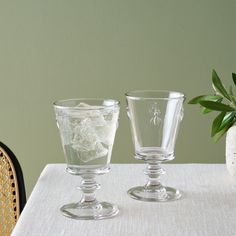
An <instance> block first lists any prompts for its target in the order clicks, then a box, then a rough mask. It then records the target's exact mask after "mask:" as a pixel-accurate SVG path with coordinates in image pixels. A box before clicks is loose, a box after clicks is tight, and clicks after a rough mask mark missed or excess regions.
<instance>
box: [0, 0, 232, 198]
mask: <svg viewBox="0 0 236 236" xmlns="http://www.w3.org/2000/svg"><path fill="white" fill-rule="evenodd" d="M235 12H236V1H230V0H226V1H222V0H208V1H207V0H199V1H193V0H178V1H176V0H172V1H169V0H146V1H145V0H143V1H141V0H132V1H131V0H116V1H114V0H96V1H95V0H94V1H91V0H87V1H86V0H73V1H72V0H68V1H61V0H41V1H33V0H31V1H26V0H21V1H7V0H1V1H0V30H1V31H0V81H1V83H0V88H1V92H0V108H1V116H0V118H1V122H0V134H1V138H0V140H1V141H2V142H5V143H6V144H7V145H9V146H10V147H11V148H12V149H13V151H14V152H15V154H16V155H17V157H18V159H19V161H20V163H21V165H22V168H23V171H24V175H25V180H26V187H27V192H28V194H29V193H30V192H31V190H32V188H33V186H34V184H35V182H36V180H37V178H38V176H39V174H40V172H41V171H42V169H43V168H44V166H45V165H46V164H47V163H55V162H63V161H64V158H63V154H62V148H61V146H60V140H59V135H58V131H57V129H56V124H55V119H54V113H53V108H52V103H53V101H54V100H58V99H63V98H74V97H113V98H116V99H119V100H120V101H121V106H122V109H121V115H120V126H119V129H118V132H117V136H116V142H115V145H114V149H113V156H112V158H113V162H114V163H130V162H135V160H134V159H133V155H132V152H133V149H132V148H133V147H132V144H131V136H130V132H129V123H128V119H127V117H126V114H125V98H124V93H125V92H126V91H128V90H134V89H170V90H179V91H183V92H184V93H185V94H186V96H187V100H189V99H190V98H191V97H193V96H195V95H199V94H204V93H207V92H208V91H210V90H211V85H210V83H211V70H212V68H215V69H216V70H217V72H218V73H219V75H220V76H221V77H223V78H224V79H225V83H226V84H229V81H230V79H231V72H233V71H234V72H236V68H235V59H236V27H235ZM212 118H213V115H208V116H202V115H200V112H199V109H198V107H194V106H190V105H187V103H186V104H185V117H184V120H183V123H182V127H181V130H180V134H179V139H178V141H177V146H176V159H175V160H174V161H173V162H175V163H183V162H187V163H191V162H205V163H213V162H217V163H218V162H219V163H223V162H224V161H225V160H224V159H225V158H224V141H225V140H224V139H222V140H221V141H220V142H219V143H217V144H214V143H213V141H212V140H211V139H210V125H211V119H212Z"/></svg>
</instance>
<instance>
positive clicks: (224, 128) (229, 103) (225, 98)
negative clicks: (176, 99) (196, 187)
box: [188, 70, 236, 176]
mask: <svg viewBox="0 0 236 236" xmlns="http://www.w3.org/2000/svg"><path fill="white" fill-rule="evenodd" d="M232 79H233V83H234V86H236V74H235V73H232ZM212 87H213V93H212V94H208V95H200V96H197V97H195V98H193V99H191V100H190V101H189V102H188V103H189V104H199V105H200V106H201V107H202V113H203V114H207V113H209V112H212V111H216V112H218V115H217V116H216V117H215V119H214V120H213V122H212V128H211V137H212V138H213V140H214V141H215V142H217V141H218V140H219V139H220V138H221V137H222V136H223V135H224V134H225V133H227V135H226V165H227V168H228V170H229V173H230V174H231V175H233V176H236V126H234V124H235V122H236V95H234V93H233V87H232V86H230V88H229V90H228V91H227V90H226V88H225V86H224V84H223V83H222V81H221V79H220V78H219V76H218V75H217V73H216V71H215V70H213V71H212Z"/></svg>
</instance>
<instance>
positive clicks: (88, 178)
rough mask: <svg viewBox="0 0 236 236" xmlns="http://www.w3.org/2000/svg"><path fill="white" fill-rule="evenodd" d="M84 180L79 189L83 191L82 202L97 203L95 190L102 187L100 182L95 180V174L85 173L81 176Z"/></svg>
mask: <svg viewBox="0 0 236 236" xmlns="http://www.w3.org/2000/svg"><path fill="white" fill-rule="evenodd" d="M81 177H82V180H81V183H80V186H79V187H78V189H80V190H81V191H82V197H81V200H80V203H84V204H86V203H88V204H90V203H95V202H97V200H96V195H95V191H96V190H97V189H99V188H100V184H98V183H97V182H96V180H95V176H94V175H83V176H81Z"/></svg>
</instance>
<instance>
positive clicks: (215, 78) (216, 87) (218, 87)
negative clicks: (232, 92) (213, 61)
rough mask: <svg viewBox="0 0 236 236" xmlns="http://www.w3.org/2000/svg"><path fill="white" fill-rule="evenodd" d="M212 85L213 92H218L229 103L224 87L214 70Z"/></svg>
mask: <svg viewBox="0 0 236 236" xmlns="http://www.w3.org/2000/svg"><path fill="white" fill-rule="evenodd" d="M212 83H213V88H214V90H215V91H218V92H219V93H220V94H221V95H222V96H224V97H225V98H227V99H228V100H229V101H231V100H230V96H229V94H228V92H227V91H226V89H225V87H224V85H223V84H222V82H221V80H220V78H219V76H218V75H217V73H216V71H215V70H213V71H212Z"/></svg>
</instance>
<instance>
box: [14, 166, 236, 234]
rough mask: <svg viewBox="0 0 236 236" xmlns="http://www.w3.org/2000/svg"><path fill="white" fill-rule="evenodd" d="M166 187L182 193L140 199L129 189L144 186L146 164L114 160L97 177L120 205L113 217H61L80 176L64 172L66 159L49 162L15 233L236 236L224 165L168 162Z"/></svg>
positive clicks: (232, 193)
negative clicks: (167, 199)
mask: <svg viewBox="0 0 236 236" xmlns="http://www.w3.org/2000/svg"><path fill="white" fill-rule="evenodd" d="M164 167H165V169H166V170H167V174H166V176H165V177H163V181H164V183H166V185H168V186H172V187H177V188H179V189H181V190H182V191H183V192H184V195H183V198H182V199H181V200H178V201H173V202H168V203H156V202H151V203H149V202H141V201H137V200H133V199H131V198H130V197H129V196H128V195H127V193H126V191H127V190H128V189H129V188H131V187H133V186H137V185H143V184H144V183H145V181H146V179H145V178H146V177H145V176H144V174H143V169H144V165H142V164H115V165H112V166H111V171H110V173H108V174H105V175H103V176H99V177H98V178H97V180H98V182H99V183H100V184H101V189H100V190H98V191H97V197H98V200H103V201H104V200H105V201H110V202H113V203H116V204H118V206H119V209H120V213H119V215H117V216H116V217H114V218H112V219H106V220H98V221H92V220H90V221H83V220H81V221H80V220H73V219H69V218H66V217H64V216H62V214H61V213H60V211H59V208H60V206H61V205H63V204H65V203H68V202H76V201H77V200H78V199H79V198H80V191H79V190H77V189H76V186H78V185H79V183H80V177H78V176H72V175H69V174H67V173H66V172H65V165H64V164H50V165H47V166H46V167H45V169H44V170H43V172H42V174H41V175H40V177H39V180H38V182H37V184H36V186H35V188H34V190H33V192H32V194H31V196H30V198H29V200H28V202H27V205H26V206H25V209H24V211H23V212H22V214H21V217H20V219H19V221H18V223H17V225H16V227H15V229H14V231H13V233H12V236H21V235H22V236H28V235H29V236H39V235H40V236H54V235H55V236H80V235H81V236H94V235H96V236H108V235H109V236H110V235H111V236H116V235H117V236H132V235H134V236H139V235H142V236H143V235H145V236H152V235H155V236H156V235H158V236H165V235H168V236H172V235H180V236H185V235H186V236H195V235H198V236H199V235H204V236H210V235H212V236H217V235H219V236H226V235H232V236H235V235H236V180H235V179H233V178H232V177H230V176H229V175H228V173H227V170H226V167H225V165H221V164H176V165H174V164H166V165H164Z"/></svg>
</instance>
